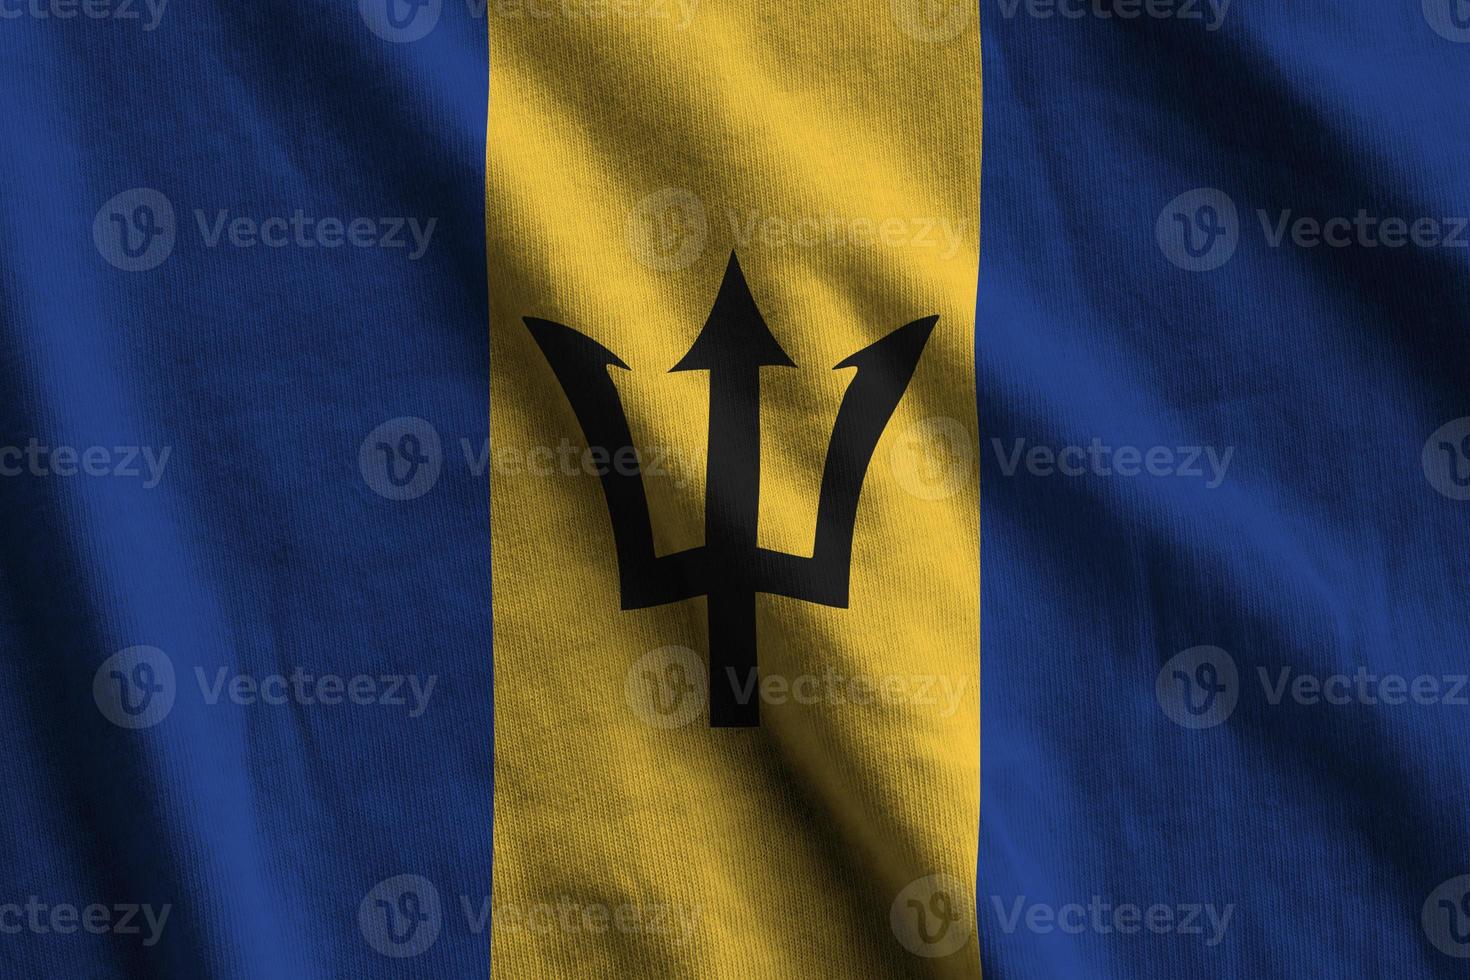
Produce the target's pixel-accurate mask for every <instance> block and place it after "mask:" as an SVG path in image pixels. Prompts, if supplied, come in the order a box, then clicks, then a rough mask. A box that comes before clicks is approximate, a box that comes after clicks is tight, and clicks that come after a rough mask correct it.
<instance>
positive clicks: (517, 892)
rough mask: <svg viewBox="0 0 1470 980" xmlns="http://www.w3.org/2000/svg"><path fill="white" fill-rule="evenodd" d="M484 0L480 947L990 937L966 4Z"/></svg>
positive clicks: (875, 955) (899, 943)
mask: <svg viewBox="0 0 1470 980" xmlns="http://www.w3.org/2000/svg"><path fill="white" fill-rule="evenodd" d="M490 12H491V16H490V18H489V20H490V56H491V74H490V110H489V113H490V114H489V136H488V150H487V159H488V173H489V179H488V188H487V214H486V224H487V234H488V244H489V266H490V288H491V296H490V302H491V434H492V435H491V438H492V447H491V474H492V480H491V526H492V563H493V574H494V581H493V602H494V622H495V636H494V657H495V774H494V780H495V782H494V785H495V826H494V862H495V863H494V867H493V877H494V885H493V895H492V931H491V937H492V938H491V973H492V975H495V976H500V977H509V978H516V980H520V978H525V977H533V978H537V977H557V978H562V977H573V978H580V977H624V976H627V977H645V976H646V977H662V976H666V977H715V978H723V977H730V978H747V977H754V978H766V977H773V978H774V977H780V978H786V977H807V976H810V977H880V976H946V977H973V976H977V975H978V974H979V969H980V967H979V954H978V942H977V939H976V936H975V907H974V903H975V899H974V896H975V873H976V848H977V829H978V820H979V752H980V745H979V738H980V734H979V729H980V719H979V697H980V691H979V682H980V678H979V559H980V552H979V548H980V542H979V478H978V466H977V463H978V454H977V452H976V444H977V436H976V432H977V423H976V418H975V367H974V309H975V291H976V273H977V267H978V249H979V186H980V63H979V61H980V52H979V28H978V23H977V21H978V16H977V12H976V10H975V9H974V8H973V7H972V6H971V5H955V6H947V5H946V4H944V3H942V2H941V3H935V2H932V0H849V2H846V3H842V4H807V5H771V4H769V3H765V2H760V0H719V2H716V0H605V2H601V0H599V2H595V3H594V2H592V0H566V2H562V0H555V2H545V3H543V2H540V0H537V2H534V3H533V2H529V0H527V2H524V3H521V2H515V0H502V2H500V3H498V4H497V3H495V2H492V3H491V5H490ZM936 318H937V319H936ZM696 342H697V343H696ZM834 366H835V369H834Z"/></svg>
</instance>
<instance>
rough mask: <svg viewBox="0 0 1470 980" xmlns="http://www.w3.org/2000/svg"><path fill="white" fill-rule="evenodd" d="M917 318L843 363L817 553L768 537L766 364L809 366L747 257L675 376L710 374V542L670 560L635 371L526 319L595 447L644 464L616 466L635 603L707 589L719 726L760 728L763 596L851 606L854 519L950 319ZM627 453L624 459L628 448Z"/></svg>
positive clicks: (714, 721)
mask: <svg viewBox="0 0 1470 980" xmlns="http://www.w3.org/2000/svg"><path fill="white" fill-rule="evenodd" d="M938 320H939V318H938V317H937V316H928V317H924V318H923V319H922V320H915V321H914V322H912V323H910V324H908V325H907V326H904V327H900V328H899V329H897V330H895V331H893V332H892V333H890V334H889V335H888V336H886V337H884V338H883V339H882V340H880V341H878V342H877V343H875V344H872V345H871V346H868V347H865V348H863V349H862V350H860V351H858V352H857V353H856V354H854V355H852V356H851V357H849V358H848V359H847V360H845V361H843V362H842V363H841V364H838V365H837V366H836V367H834V368H833V370H834V371H836V370H842V369H843V368H856V369H857V375H856V376H855V377H854V378H853V380H852V382H851V383H850V384H849V385H848V388H847V392H846V393H845V394H844V395H843V397H842V405H841V407H840V408H839V409H838V411H837V423H836V425H835V426H834V427H833V430H832V439H831V442H830V443H829V445H828V447H827V461H826V468H825V469H824V470H823V473H822V490H821V497H820V500H819V502H818V504H817V534H816V545H815V548H814V549H813V553H812V557H810V558H805V557H801V556H798V555H788V554H785V553H782V552H779V551H769V550H767V549H765V548H761V547H759V546H757V544H756V527H757V521H758V518H759V513H760V369H761V368H762V367H795V366H796V365H795V364H793V363H792V361H791V358H789V357H787V356H786V352H785V351H783V350H782V349H781V345H780V344H778V343H777V342H776V338H775V337H773V336H771V332H770V330H769V329H768V328H767V327H766V321H765V319H764V318H763V317H762V316H761V312H760V310H759V309H758V308H757V307H756V304H755V299H754V297H752V296H751V295H750V289H749V287H747V286H746V284H745V275H744V273H742V272H741V270H740V263H739V262H738V261H737V260H736V258H735V256H734V254H731V256H730V264H729V266H728V267H727V268H726V269H725V278H724V281H723V282H721V283H720V292H719V295H718V296H717V297H716V298H715V305H714V308H713V309H712V310H711V311H710V315H709V320H708V321H706V323H705V325H704V329H703V330H702V331H700V334H699V337H698V339H696V340H695V341H694V346H693V347H691V348H690V350H689V353H688V354H685V355H684V358H683V360H681V361H679V363H678V364H675V365H674V367H673V370H674V371H708V372H709V375H710V382H709V386H710V395H709V400H710V405H709V418H710V426H709V458H708V463H707V467H708V468H707V471H706V478H705V483H706V487H707V489H706V491H705V502H704V545H703V546H702V547H699V548H691V549H688V550H686V551H680V552H676V553H674V554H670V555H662V556H661V555H656V554H655V553H654V550H653V524H652V521H651V519H650V517H649V513H648V498H647V496H646V494H645V493H644V489H643V476H642V473H641V472H640V470H639V469H638V466H637V464H636V460H637V455H636V453H635V452H634V451H633V449H632V447H633V437H632V435H631V433H630V432H629V431H628V419H627V415H626V414H625V413H624V411H623V403H622V399H621V398H620V397H619V396H618V389H617V387H616V386H615V385H614V384H613V381H612V377H611V375H610V374H609V373H608V370H607V369H608V367H609V366H612V367H619V368H622V369H624V370H629V368H628V366H627V365H626V364H624V363H623V362H622V361H621V360H619V359H618V357H617V355H616V354H614V353H613V352H612V351H610V350H608V349H607V348H606V347H603V346H602V345H601V344H599V343H597V342H596V341H595V340H592V339H591V338H589V337H586V336H584V335H582V334H580V333H578V332H577V331H575V330H573V329H571V328H570V327H564V326H562V325H561V324H559V323H552V322H551V321H549V320H538V319H536V318H534V317H526V318H525V322H526V326H527V327H528V328H529V329H530V331H531V336H532V337H533V338H534V339H535V341H536V344H537V345H538V346H539V347H540V348H541V352H542V353H543V354H544V355H546V360H547V361H548V362H549V363H550V364H551V370H552V371H553V372H554V373H555V374H556V378H557V380H558V381H559V382H561V386H562V389H563V390H564V391H565V392H566V395H567V400H568V401H570V402H571V405H572V410H573V411H574V412H575V413H576V416H577V421H578V422H579V423H580V424H581V426H582V434H583V435H584V436H585V437H586V439H587V445H588V447H589V449H600V450H601V451H602V452H603V453H605V454H606V455H605V457H604V458H606V459H627V458H629V457H631V458H632V459H633V461H634V462H633V464H632V465H628V466H623V465H619V466H610V467H603V469H602V474H601V477H602V490H603V494H604V496H605V497H606V498H607V509H608V514H609V515H610V516H611V518H612V530H613V540H614V542H615V546H616V548H617V553H618V577H619V580H620V582H621V591H622V607H623V609H624V610H629V609H647V608H650V607H652V606H662V605H665V604H667V603H671V602H679V601H681V600H684V599H692V598H694V597H696V596H701V595H702V596H707V597H708V602H709V687H710V690H709V694H710V727H712V728H754V727H757V726H759V725H760V699H759V696H758V694H757V684H758V680H759V678H758V674H757V672H756V671H757V658H756V638H755V596H756V593H758V592H759V593H766V594H768V595H782V596H789V597H791V598H793V599H800V600H802V601H804V602H813V603H817V604H819V605H824V606H835V607H837V608H840V609H846V608H847V605H848V581H849V578H850V573H851V564H852V538H853V528H854V525H855V523H856V521H857V507H858V497H859V496H860V495H861V493H862V489H863V477H864V476H865V475H866V473H867V471H868V463H869V461H870V460H871V459H872V458H873V450H874V449H876V448H877V445H878V438H879V436H881V435H882V434H883V429H884V428H885V427H886V426H887V425H888V419H889V418H890V417H891V416H892V415H893V410H894V409H895V408H896V407H897V406H898V402H899V399H900V398H902V397H903V393H904V390H905V389H907V388H908V384H909V379H910V378H912V377H913V374H914V367H915V366H916V365H917V364H918V362H919V356H920V355H921V354H922V353H923V351H924V345H925V343H927V342H928V340H929V333H930V331H932V330H933V329H934V324H935V323H936V322H938ZM620 454H621V455H620Z"/></svg>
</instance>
